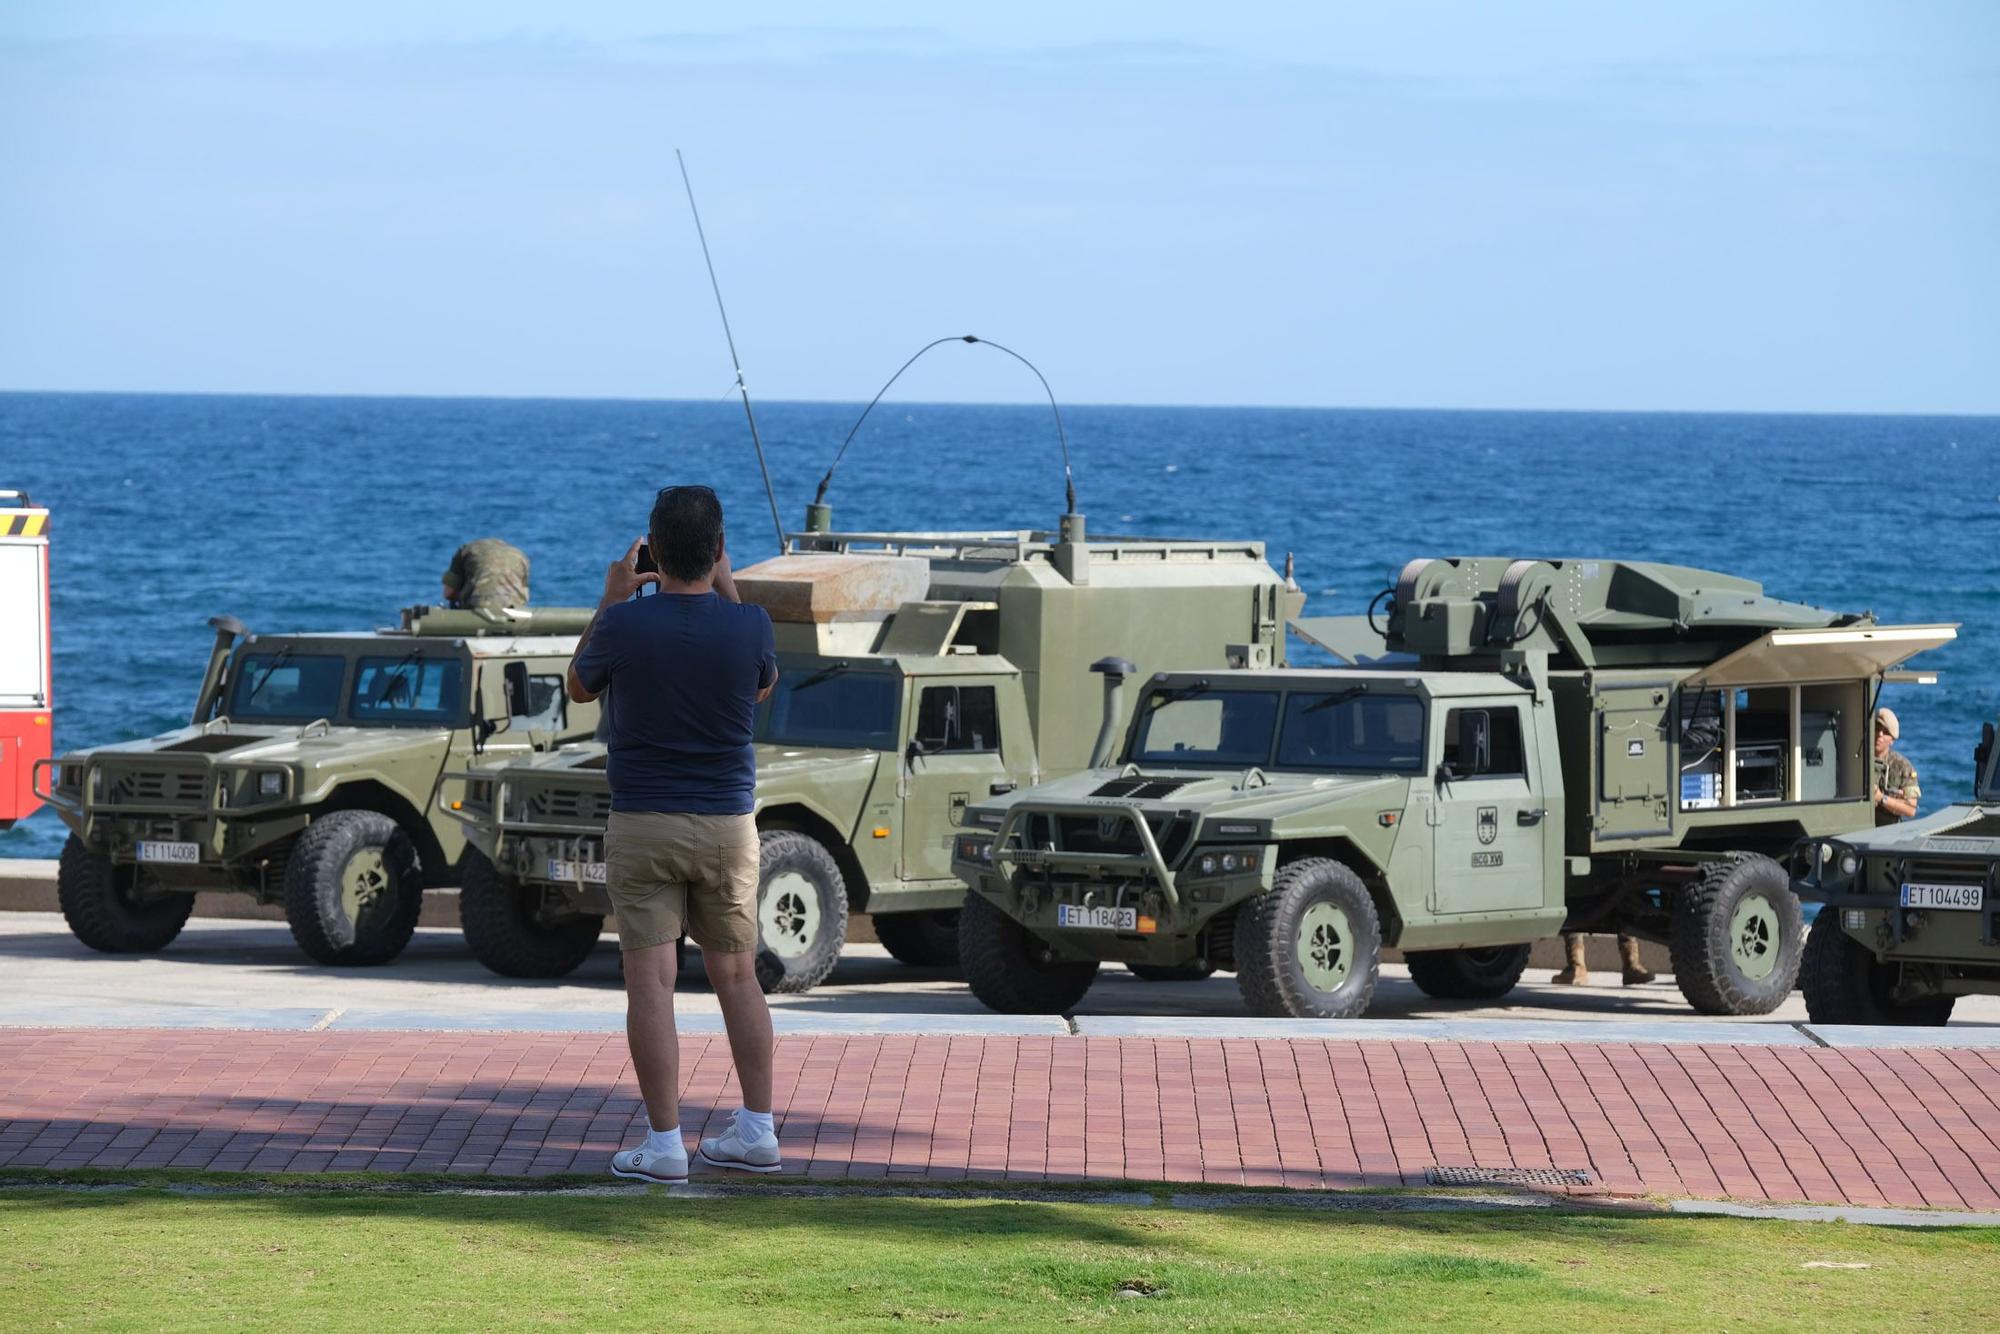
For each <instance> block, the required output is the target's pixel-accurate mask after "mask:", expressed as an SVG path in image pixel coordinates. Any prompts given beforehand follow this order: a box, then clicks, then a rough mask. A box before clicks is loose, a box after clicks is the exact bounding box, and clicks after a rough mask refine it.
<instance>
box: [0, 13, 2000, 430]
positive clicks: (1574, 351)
mask: <svg viewBox="0 0 2000 1334" xmlns="http://www.w3.org/2000/svg"><path fill="white" fill-rule="evenodd" d="M833 12H834V11H833V10H832V9H831V8H830V7H827V6H825V5H812V4H783V3H758V2H755V0H743V2H739V3H735V4H732V5H728V6H700V7H695V6H679V5H662V4H595V5H593V4H586V3H572V4H567V5H561V6H556V5H528V4H520V3H508V2H507V0H495V2H491V3H478V4H471V3H434V4H424V5H407V4H405V5H389V4H377V3H369V2H366V0H358V2H351V3H346V4H341V5H332V4H325V5H318V6H311V7H306V6H294V5H272V4H269V3H257V4H253V3H233V2H223V0H216V2H213V3H202V2H200V0H183V3H178V4H172V5H168V4H114V3H91V2H90V0H70V2H69V3H55V2H54V0H50V2H48V3H27V2H24V0H12V3H9V4H7V5H6V6H4V7H0V181H4V182H5V183H6V185H5V188H4V190H0V387H6V388H16V389H129V390H174V391H221V392H235V391H256V392H296V393H387V394H506V395H540V394H548V395H590V396H597V395H613V396H631V397H683V398H684V397H693V398H709V397H715V396H718V395H720V394H722V393H723V392H724V391H725V390H726V389H727V387H728V385H729V383H730V374H729V369H728V359H727V354H726V351H725V349H724V347H723V344H722V340H721V334H720V330H719V328H718V327H717V325H716V322H715V314H714V309H713V306H712V304H711V300H710V297H709V295H708V291H707V287H706V279H705V278H704V276H703V273H702V270H701V264H700V256H699V253H698V251H697V250H696V248H695V242H694V236H693V231H692V227H691V225H690V223H689V221H688V217H687V212H686V204H685V201H684V200H683V198H682V197H681V194H680V188H679V181H678V178H677V177H676V176H675V174H674V168H673V149H674V148H675V147H677V146H678V147H680V148H683V149H684V150H685V151H686V152H687V154H688V159H689V164H690V167H691V169H692V170H693V172H694V177H695V184H696V187H697V189H698V191H699V192H700V196H701V202H702V207H703V211H704V216H705V219H706V221H707V223H708V226H709V231H710V239H711V241H712V243H713V244H714V247H715V253H716V261H717V264H718V266H719V268H720V270H721V277H722V281H723V286H724V292H725V295H726V296H727V297H728V299H729V302H730V307H731V313H732V316H733V318H734V321H735V325H736V334H737V340H738V343H739V345H740V347H741V349H742V352H743V356H744V361H745V364H746V368H747V370H748V373H749V376H750V382H751V386H752V389H753V391H754V392H756V393H758V394H760V395H762V396H764V397H768V398H795V399H861V398H866V397H867V396H868V395H869V394H871V393H872V392H873V391H874V390H875V388H876V386H878V385H879V384H880V383H881V381H882V379H883V378H885V377H886V376H887V375H888V373H889V372H890V371H891V370H893V369H894V368H895V366H896V365H897V364H899V363H900V362H901V361H902V359H903V358H904V357H905V356H907V355H908V353H909V352H911V351H913V350H914V349H915V348H916V347H917V346H919V345H920V344H922V343H923V342H925V341H927V340H929V339H930V338H932V337H935V336H937V335H939V334H943V333H955V332H959V331H962V330H969V331H973V332H977V333H981V334H984V335H986V336H989V337H992V338H997V339H999V340H1001V341H1002V342H1006V343H1008V344H1009V345H1011V346H1013V347H1016V348H1018V349H1020V350H1021V351H1023V352H1025V353H1026V354H1027V355H1029V356H1030V357H1032V358H1033V359H1034V360H1035V361H1036V362H1037V363H1038V364H1039V365H1040V366H1041V367H1042V368H1043V370H1044V371H1046V372H1047V373H1048V375H1049V378H1050V380H1051V381H1052V382H1053V384H1054V385H1055V388H1056V391H1057V393H1058V394H1059V395H1061V396H1062V397H1063V398H1065V399H1066V400H1068V401H1073V402H1125V403H1213V404H1311V405H1355V406H1406V407H1517V408H1635V409H1651V408H1663V409H1688V410H1704V409H1713V410H1804V411H1922V412H1988V413H1990V412H1995V411H2000V375H1996V374H1995V367H1996V366H2000V244H1996V240H1995V238H1996V237H2000V5H1995V4H1989V3H1980V2H1978V0H1974V2H1972V3H1960V4H1947V3H1925V2H1923V0H1916V2H1915V3H1907V4H1889V3H1881V4H1844V3H1825V2H1820V3H1777V2H1771V3H1761V4H1743V3H1732V4H1717V3H1678V4H1664V3H1662V4H1644V3H1625V4H1601V3H1582V2H1580V0H1579V2H1578V3H1552V2H1551V3H1516V4H1491V3H1488V4H1475V3H1460V4H1447V3H1405V4H1397V5H1379V4H1369V5H1344V4H1340V5H1336V4H1324V5H1303V4H1301V5H1273V4H1262V3H1254V2H1250V3H1236V4H1231V5H1227V6H1221V5H1215V4H1212V3H1210V4H1199V5H1180V4H1168V3H1148V4H1126V3H1105V4H1094V5H1082V6H1079V5H1059V4H1042V3H1031V2H1027V0H1019V2H1017V3H1012V4H1008V5H1005V6H981V7H972V6H946V5H940V4H936V3H935V2H934V0H933V3H927V4H904V3H878V4H864V5H851V6H847V7H846V8H845V10H843V11H841V13H840V19H839V22H838V23H837V24H834V23H829V21H828V17H827V16H828V15H829V14H831V13H833ZM900 390H901V392H903V393H904V394H905V395H906V396H908V397H912V398H926V399H939V400H967V401H1025V400H1029V399H1031V398H1032V396H1033V394H1034V393H1036V392H1038V391H1037V387H1036V386H1035V385H1034V384H1033V383H1032V380H1030V379H1029V378H1028V377H1027V376H1026V374H1025V372H1023V371H1021V370H1020V369H1019V368H1018V367H1016V366H1014V365H1013V364H1012V363H1010V362H1007V361H1006V360H1005V359H1003V358H998V357H981V356H978V355H974V354H970V353H967V354H965V355H954V356H941V355H934V356H933V357H931V358H929V359H927V360H926V361H925V362H924V363H922V364H920V366H919V367H918V368H917V370H915V371H913V372H912V373H911V375H910V376H909V377H908V378H907V379H906V380H905V382H904V384H903V386H901V387H900Z"/></svg>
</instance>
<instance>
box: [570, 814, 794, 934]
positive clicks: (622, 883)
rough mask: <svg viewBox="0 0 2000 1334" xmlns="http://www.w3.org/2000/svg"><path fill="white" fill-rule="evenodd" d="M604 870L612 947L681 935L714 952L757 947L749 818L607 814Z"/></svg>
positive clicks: (754, 857)
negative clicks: (614, 929) (613, 927)
mask: <svg viewBox="0 0 2000 1334" xmlns="http://www.w3.org/2000/svg"><path fill="white" fill-rule="evenodd" d="M604 870H605V879H606V882H607V884H606V887H607V888H608V889H609V890H610V891H611V911H612V912H613V913H614V914H615V915H616V916H617V918H618V948H619V949H621V950H642V949H646V948H647V947H649V946H652V945H666V944H671V943H672V942H673V941H675V940H677V939H679V938H680V935H681V931H682V929H683V928H685V929H686V931H687V934H688V935H690V936H693V937H694V943H695V944H697V945H699V946H701V947H702V948H703V949H704V950H712V951H714V952H715V953H717V954H741V953H744V952H746V951H749V950H754V949H756V948H757V824H756V821H755V819H754V818H753V817H751V816H748V815H689V814H682V813H679V812H675V813H667V812H662V811H613V812H611V820H610V822H609V823H608V824H607V825H606V826H605V830H604Z"/></svg>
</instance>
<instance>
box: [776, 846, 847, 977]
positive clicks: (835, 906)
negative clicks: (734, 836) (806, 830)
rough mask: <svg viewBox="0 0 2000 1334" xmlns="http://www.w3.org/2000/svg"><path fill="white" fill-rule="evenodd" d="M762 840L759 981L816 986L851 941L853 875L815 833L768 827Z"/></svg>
mask: <svg viewBox="0 0 2000 1334" xmlns="http://www.w3.org/2000/svg"><path fill="white" fill-rule="evenodd" d="M757 840H758V844H759V848H758V857H757V933H758V934H757V983H758V985H759V986H761V987H763V988H764V990H765V991H766V992H777V993H781V994H785V995H790V994H794V993H796V992H801V991H811V990H812V989H813V988H814V987H816V986H818V985H819V984H820V983H822V982H824V981H826V975H827V974H828V973H831V972H832V971H833V966H834V965H835V964H836V963H838V962H840V950H841V947H842V946H843V945H845V944H846V943H847V878H846V877H845V876H843V875H841V873H840V863H839V862H837V861H835V860H834V859H833V854H832V853H831V852H829V851H827V849H826V846H825V845H824V844H822V843H821V842H820V841H819V840H818V839H816V838H814V837H812V836H811V835H810V834H795V833H793V832H791V831H790V830H787V829H766V830H764V831H762V832H761V833H759V834H758V835H757Z"/></svg>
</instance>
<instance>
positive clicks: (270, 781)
mask: <svg viewBox="0 0 2000 1334" xmlns="http://www.w3.org/2000/svg"><path fill="white" fill-rule="evenodd" d="M284 794H285V775H284V774H283V773H281V772H279V771H278V770H276V769H266V770H264V771H263V772H262V773H260V774H258V775H257V795H258V796H260V797H282V796H283V795H284Z"/></svg>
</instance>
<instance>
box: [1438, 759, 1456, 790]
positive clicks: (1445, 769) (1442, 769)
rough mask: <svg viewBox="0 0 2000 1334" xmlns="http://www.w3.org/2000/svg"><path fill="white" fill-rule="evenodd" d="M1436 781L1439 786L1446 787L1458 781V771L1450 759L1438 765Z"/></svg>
mask: <svg viewBox="0 0 2000 1334" xmlns="http://www.w3.org/2000/svg"><path fill="white" fill-rule="evenodd" d="M1435 781H1436V783H1437V785H1438V786H1439V787H1446V786H1449V785H1450V784H1452V783H1455V782H1457V781H1458V773H1457V771H1456V770H1454V769H1453V768H1452V767H1451V761H1450V760H1446V761H1444V762H1443V763H1441V764H1439V765H1438V771H1437V778H1436V780H1435Z"/></svg>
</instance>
